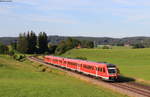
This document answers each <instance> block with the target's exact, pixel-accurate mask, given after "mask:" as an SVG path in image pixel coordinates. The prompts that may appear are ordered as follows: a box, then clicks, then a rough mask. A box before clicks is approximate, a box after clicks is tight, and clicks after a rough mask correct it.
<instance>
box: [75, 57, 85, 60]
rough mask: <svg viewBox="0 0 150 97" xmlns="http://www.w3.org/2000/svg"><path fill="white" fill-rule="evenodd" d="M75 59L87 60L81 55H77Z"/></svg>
mask: <svg viewBox="0 0 150 97" xmlns="http://www.w3.org/2000/svg"><path fill="white" fill-rule="evenodd" d="M75 59H81V60H87V58H86V57H82V56H78V57H76V58H75Z"/></svg>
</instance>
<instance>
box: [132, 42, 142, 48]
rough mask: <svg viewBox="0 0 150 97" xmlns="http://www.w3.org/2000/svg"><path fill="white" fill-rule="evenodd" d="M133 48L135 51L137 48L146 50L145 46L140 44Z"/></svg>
mask: <svg viewBox="0 0 150 97" xmlns="http://www.w3.org/2000/svg"><path fill="white" fill-rule="evenodd" d="M132 48H133V49H135V48H145V46H144V45H143V44H141V43H140V44H134V45H133V47H132Z"/></svg>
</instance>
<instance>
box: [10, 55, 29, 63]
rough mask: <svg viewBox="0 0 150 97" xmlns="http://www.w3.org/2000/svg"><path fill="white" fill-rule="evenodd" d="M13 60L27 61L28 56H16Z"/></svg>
mask: <svg viewBox="0 0 150 97" xmlns="http://www.w3.org/2000/svg"><path fill="white" fill-rule="evenodd" d="M13 58H14V59H15V60H17V61H20V62H22V61H25V58H26V56H25V55H14V56H13Z"/></svg>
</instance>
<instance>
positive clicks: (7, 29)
mask: <svg viewBox="0 0 150 97" xmlns="http://www.w3.org/2000/svg"><path fill="white" fill-rule="evenodd" d="M12 1H13V2H7V3H6V2H5V3H4V2H0V37H2V36H18V34H19V33H20V32H27V31H28V30H33V31H34V32H36V33H39V32H40V31H45V32H47V34H48V35H61V36H92V37H117V38H118V37H132V36H150V0H12Z"/></svg>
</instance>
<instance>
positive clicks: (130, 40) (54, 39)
mask: <svg viewBox="0 0 150 97" xmlns="http://www.w3.org/2000/svg"><path fill="white" fill-rule="evenodd" d="M67 38H68V36H49V37H48V41H49V42H50V43H53V44H58V43H59V42H60V41H62V40H65V39H67ZM72 38H75V39H79V40H90V41H93V42H94V43H95V44H96V45H104V44H110V45H116V44H125V43H127V44H136V43H148V44H149V43H150V37H126V38H109V37H82V36H77V37H72ZM13 41H17V37H0V42H2V43H4V44H10V43H11V42H13Z"/></svg>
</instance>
